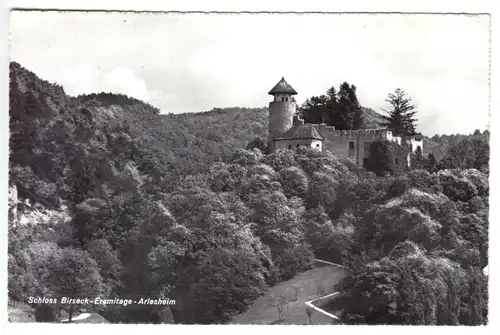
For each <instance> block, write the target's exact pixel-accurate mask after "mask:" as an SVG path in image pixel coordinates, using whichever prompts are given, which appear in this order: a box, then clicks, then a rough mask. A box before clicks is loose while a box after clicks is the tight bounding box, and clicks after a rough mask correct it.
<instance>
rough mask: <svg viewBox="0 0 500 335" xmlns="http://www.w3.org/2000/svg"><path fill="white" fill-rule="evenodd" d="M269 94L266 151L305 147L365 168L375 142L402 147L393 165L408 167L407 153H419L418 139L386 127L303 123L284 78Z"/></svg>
mask: <svg viewBox="0 0 500 335" xmlns="http://www.w3.org/2000/svg"><path fill="white" fill-rule="evenodd" d="M269 94H270V95H272V96H273V97H274V100H273V101H271V102H270V103H269V137H268V149H269V152H274V151H276V150H278V149H285V148H286V149H293V148H298V147H301V146H305V147H310V148H313V149H316V150H319V151H323V150H329V151H330V152H332V153H333V154H336V155H338V156H341V157H348V158H351V159H352V160H353V161H354V162H356V164H358V165H365V162H366V158H367V157H368V155H369V152H370V145H371V143H372V142H373V141H375V140H387V141H391V142H396V143H398V144H399V145H401V147H403V148H405V153H404V156H403V157H395V161H394V163H395V164H396V165H401V164H409V159H410V154H411V153H413V152H415V151H416V150H418V148H419V147H420V150H422V152H423V142H422V138H421V137H418V136H415V137H400V136H393V134H392V131H391V130H389V129H387V128H379V129H361V130H336V129H335V127H332V126H327V125H326V124H324V123H322V124H304V120H302V119H301V118H300V117H299V116H298V115H297V104H296V103H295V99H294V97H293V96H294V95H296V94H297V91H295V90H294V89H293V87H292V86H290V84H288V83H287V82H286V80H285V78H281V80H280V81H279V82H278V83H277V84H276V85H275V86H274V87H273V88H272V89H271V90H270V91H269ZM400 158H402V159H401V161H400Z"/></svg>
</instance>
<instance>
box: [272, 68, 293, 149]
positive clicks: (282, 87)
mask: <svg viewBox="0 0 500 335" xmlns="http://www.w3.org/2000/svg"><path fill="white" fill-rule="evenodd" d="M269 94H270V95H272V96H273V97H274V100H273V101H271V102H270V103H269V138H268V143H267V146H268V150H269V152H274V150H275V144H274V139H275V138H277V137H280V136H283V135H284V134H285V132H286V131H287V130H288V129H290V128H291V127H292V125H293V116H294V115H295V112H296V104H295V101H294V99H293V96H294V95H295V94H297V92H296V91H295V90H294V89H293V87H292V86H290V85H289V84H288V83H287V82H286V80H285V78H281V80H280V81H279V82H278V83H277V84H276V86H274V87H273V88H272V89H271V90H270V91H269Z"/></svg>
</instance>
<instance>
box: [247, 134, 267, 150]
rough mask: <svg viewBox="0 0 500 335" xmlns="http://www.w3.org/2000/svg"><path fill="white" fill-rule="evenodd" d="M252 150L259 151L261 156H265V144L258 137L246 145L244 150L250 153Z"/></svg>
mask: <svg viewBox="0 0 500 335" xmlns="http://www.w3.org/2000/svg"><path fill="white" fill-rule="evenodd" d="M254 148H257V149H259V150H260V151H261V152H262V153H263V154H267V144H266V142H264V141H263V140H262V139H261V138H260V137H256V138H254V139H253V140H252V141H251V142H250V143H248V145H247V148H246V150H249V151H251V150H252V149H254Z"/></svg>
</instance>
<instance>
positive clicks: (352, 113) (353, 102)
mask: <svg viewBox="0 0 500 335" xmlns="http://www.w3.org/2000/svg"><path fill="white" fill-rule="evenodd" d="M336 116H337V122H336V124H335V127H336V128H337V129H341V130H344V129H361V128H363V124H364V122H363V111H362V109H361V106H360V105H359V101H358V98H357V96H356V86H354V85H349V83H347V82H343V83H342V84H341V85H340V89H339V92H338V103H337V113H336Z"/></svg>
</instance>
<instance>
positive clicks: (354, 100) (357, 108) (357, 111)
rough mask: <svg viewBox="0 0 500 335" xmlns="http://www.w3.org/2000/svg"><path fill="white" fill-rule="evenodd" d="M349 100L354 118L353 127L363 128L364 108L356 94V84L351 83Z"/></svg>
mask: <svg viewBox="0 0 500 335" xmlns="http://www.w3.org/2000/svg"><path fill="white" fill-rule="evenodd" d="M349 100H350V103H351V114H352V118H353V120H352V122H353V123H352V128H351V129H363V128H364V126H365V124H364V119H363V110H362V109H361V105H360V104H359V101H358V97H357V96H356V86H354V85H351V89H350V92H349Z"/></svg>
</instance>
